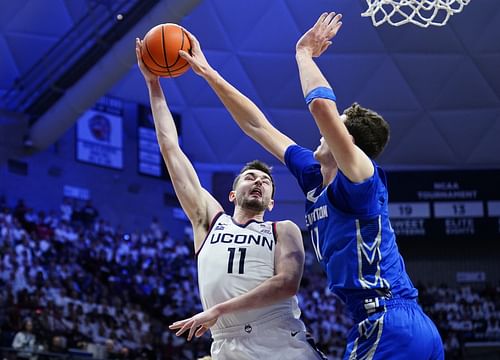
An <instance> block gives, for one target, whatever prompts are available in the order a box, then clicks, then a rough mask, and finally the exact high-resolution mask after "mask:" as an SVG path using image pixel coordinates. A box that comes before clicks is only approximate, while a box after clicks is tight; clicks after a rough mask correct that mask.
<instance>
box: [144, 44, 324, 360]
mask: <svg viewBox="0 0 500 360" xmlns="http://www.w3.org/2000/svg"><path fill="white" fill-rule="evenodd" d="M141 47H142V42H141V41H140V40H139V39H137V40H136V55H137V62H138V65H139V68H140V70H141V72H142V74H143V76H144V79H145V81H146V84H147V87H148V91H149V97H150V102H151V110H152V113H153V118H154V123H155V129H156V134H157V138H158V143H159V145H160V150H161V153H162V156H163V158H164V160H165V164H166V165H167V168H168V172H169V174H170V178H171V180H172V184H173V186H174V189H175V193H176V195H177V197H178V199H179V201H180V203H181V205H182V208H183V209H184V211H185V213H186V215H187V216H188V218H189V220H190V221H191V224H192V226H193V233H194V247H195V252H196V254H197V257H198V284H199V288H200V297H201V301H202V305H203V308H204V310H205V311H204V312H202V313H200V314H197V315H195V316H193V317H192V318H189V319H186V320H181V321H178V322H176V323H174V324H173V325H172V326H171V329H173V330H178V331H177V335H181V334H182V333H184V332H185V331H189V332H188V340H191V338H192V337H193V335H195V336H201V335H203V334H204V333H205V332H206V331H207V330H208V329H209V328H210V330H211V333H212V338H213V340H214V341H213V343H212V347H211V354H212V358H213V359H214V360H233V359H234V360H254V359H263V358H266V359H271V360H273V359H275V360H278V359H282V358H283V356H282V355H283V352H284V353H286V358H287V359H296V360H302V359H316V360H321V359H322V356H321V354H320V353H319V352H318V351H317V350H316V349H315V348H314V347H313V346H311V344H310V343H309V341H310V340H309V339H308V338H307V336H306V332H305V326H304V324H303V323H302V321H301V320H300V319H299V316H300V310H299V308H298V305H297V298H296V296H295V294H296V292H297V290H298V287H299V284H300V279H301V277H302V270H303V266H304V247H303V243H302V236H301V233H300V230H299V228H298V226H297V225H295V224H294V223H293V222H291V221H288V220H285V221H278V222H269V221H264V213H265V211H266V210H271V209H272V208H273V204H274V201H273V196H274V181H273V178H272V177H271V171H270V168H269V167H268V166H267V165H265V164H264V163H262V162H259V161H253V162H251V163H248V164H247V165H246V166H245V167H244V168H243V169H242V171H241V172H240V174H239V175H238V176H237V177H236V179H235V181H234V184H233V189H232V191H231V192H230V193H229V200H230V201H231V202H233V203H234V213H233V215H232V216H231V215H228V214H225V213H224V211H223V209H222V206H221V205H220V204H219V202H218V201H217V200H216V199H215V198H214V197H213V196H212V195H211V194H210V193H209V192H208V191H206V190H205V189H204V188H203V187H202V186H201V184H200V180H199V178H198V176H197V174H196V172H195V170H194V168H193V166H192V164H191V162H190V161H189V159H188V158H187V156H186V155H185V154H184V153H183V152H182V150H181V148H180V146H179V142H178V137H177V131H176V128H175V124H174V121H173V118H172V115H171V113H170V111H169V109H168V107H167V103H166V100H165V96H164V94H163V90H162V88H161V86H160V82H159V78H158V76H156V75H154V74H152V73H151V72H149V71H148V70H147V68H146V67H145V65H144V63H143V62H142V60H141Z"/></svg>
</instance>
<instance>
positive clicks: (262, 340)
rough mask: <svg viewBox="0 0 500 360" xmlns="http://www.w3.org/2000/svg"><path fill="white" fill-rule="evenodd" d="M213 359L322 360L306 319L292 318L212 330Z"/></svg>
mask: <svg viewBox="0 0 500 360" xmlns="http://www.w3.org/2000/svg"><path fill="white" fill-rule="evenodd" d="M212 337H213V340H214V341H213V343H212V348H211V354H212V359H213V360H260V359H265V360H308V359H312V360H321V359H324V358H323V357H322V356H321V355H320V353H319V352H318V351H317V350H316V348H314V347H313V346H312V345H311V344H310V343H309V342H308V341H307V338H306V331H305V326H304V323H302V321H300V320H298V319H294V318H290V317H286V318H283V317H281V318H277V319H271V320H265V321H257V322H253V323H250V324H246V325H241V326H234V327H230V328H225V329H219V330H212Z"/></svg>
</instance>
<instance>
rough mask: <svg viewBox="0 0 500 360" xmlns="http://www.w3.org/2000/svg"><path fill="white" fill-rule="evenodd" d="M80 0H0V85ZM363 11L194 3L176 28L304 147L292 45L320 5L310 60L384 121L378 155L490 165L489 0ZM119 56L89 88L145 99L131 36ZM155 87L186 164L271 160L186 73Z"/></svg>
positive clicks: (494, 115) (310, 132) (499, 118)
mask: <svg viewBox="0 0 500 360" xmlns="http://www.w3.org/2000/svg"><path fill="white" fill-rule="evenodd" d="M89 2H91V1H85V0H46V1H39V0H18V1H15V2H13V1H7V0H1V11H0V59H1V69H0V93H3V92H5V91H8V90H9V88H11V86H12V84H13V83H14V81H15V79H16V78H17V77H19V76H20V75H22V74H23V72H26V71H28V70H29V69H30V67H31V66H32V65H33V64H34V63H36V62H37V61H38V60H39V59H40V58H41V57H43V56H44V53H45V52H46V51H47V49H48V48H49V47H50V46H52V45H53V44H55V43H56V42H58V41H59V40H60V39H61V37H62V36H63V35H64V34H66V32H67V31H68V29H71V27H72V26H73V25H74V24H75V22H77V21H78V20H79V19H80V17H81V16H82V14H84V13H85V9H86V8H87V7H88V5H89ZM101 2H103V3H105V2H106V1H101ZM365 8H366V2H365V1H362V0H336V1H333V0H309V1H303V0H273V1H269V0H252V1H234V0H204V1H200V2H199V4H198V3H196V4H194V5H193V9H192V10H190V12H189V14H188V15H187V16H185V17H183V19H182V21H181V24H182V25H183V26H185V27H186V28H187V29H189V30H190V31H192V32H193V33H194V34H196V35H197V37H198V38H199V40H200V42H201V44H202V47H203V49H204V50H205V53H206V55H207V58H208V59H209V61H210V62H211V64H212V65H213V66H214V67H215V68H216V69H217V70H218V71H219V72H220V73H221V74H222V75H223V76H224V77H225V78H226V79H228V80H229V81H230V82H231V83H233V84H234V85H235V86H236V87H238V88H239V89H241V90H242V91H243V92H244V93H245V94H246V95H248V96H249V97H250V98H251V99H253V100H254V101H255V102H256V103H257V105H258V106H260V107H261V108H262V109H263V110H264V112H265V113H266V115H267V116H268V117H269V119H270V120H271V121H272V122H273V123H274V124H275V125H276V126H277V127H278V128H279V129H281V130H282V131H284V132H285V133H287V134H288V135H289V136H291V137H292V138H293V139H295V140H296V141H297V143H299V144H301V145H304V146H306V147H310V148H315V147H316V145H317V143H318V139H319V133H318V131H317V130H316V127H315V125H314V122H313V120H312V118H311V117H310V115H309V113H308V111H307V109H306V107H305V105H304V102H303V99H302V94H301V90H300V84H299V79H298V75H297V69H296V64H295V59H294V48H295V42H296V40H297V39H298V38H299V37H300V35H301V34H302V33H303V32H304V31H305V30H306V29H308V28H309V27H310V26H311V25H312V24H313V23H314V22H315V20H316V18H317V16H318V15H319V14H320V13H321V12H323V11H332V10H334V11H337V12H341V13H343V15H344V25H343V28H342V30H341V32H340V33H339V35H338V36H337V38H335V39H334V43H333V45H332V46H331V48H330V49H329V50H328V52H327V53H326V54H325V55H323V56H322V57H321V58H320V59H319V60H318V64H319V65H320V67H321V69H323V70H324V73H325V74H326V76H327V78H328V79H329V80H330V82H331V84H332V85H333V87H334V88H335V91H336V93H337V97H338V99H339V100H338V103H339V105H340V107H341V108H342V107H347V106H349V105H350V104H351V103H352V102H354V101H357V102H359V103H361V104H362V105H364V106H368V107H371V108H373V109H375V110H377V111H378V112H380V113H381V114H383V115H384V116H385V117H386V119H387V120H388V121H389V123H390V124H391V127H392V138H391V142H390V145H389V146H388V148H387V150H386V151H385V153H384V154H383V155H382V156H381V158H380V162H381V163H383V164H385V165H388V166H390V167H391V166H392V167H395V168H401V167H426V168H428V167H437V168H445V167H446V168H448V167H453V168H476V167H492V168H499V167H500V140H499V139H500V40H499V39H500V2H499V1H498V0H475V1H471V3H470V4H469V5H468V6H467V7H465V9H464V11H463V12H462V13H461V14H457V15H454V16H453V17H452V18H451V19H450V21H449V23H448V25H447V26H444V27H439V28H437V27H434V28H427V29H423V28H419V27H416V26H412V25H405V26H401V27H392V26H388V25H383V26H380V27H378V28H375V27H374V26H373V25H372V23H371V21H370V20H369V19H367V18H362V17H361V16H360V13H361V12H362V11H363V10H364V9H365ZM156 16H157V18H158V14H156ZM151 21H155V20H151ZM155 24H156V23H154V22H151V23H150V24H149V25H148V26H149V27H151V26H153V25H155ZM136 35H138V36H143V35H144V34H143V33H139V34H136ZM134 36H135V35H134ZM123 59H124V62H126V66H127V68H126V71H124V72H123V74H120V77H119V78H118V79H117V81H114V82H113V83H112V84H110V85H109V86H108V87H107V88H106V89H103V91H102V94H101V93H99V94H95V95H96V96H102V95H105V94H108V95H112V96H115V97H118V98H121V99H124V100H126V101H134V102H139V103H144V104H148V99H147V92H146V89H145V86H144V83H143V80H142V77H141V75H140V73H139V71H138V69H137V67H136V65H135V62H134V44H133V42H131V43H130V47H129V48H127V49H126V51H125V53H124V54H123ZM163 86H164V89H165V92H166V94H167V98H168V100H169V103H170V105H171V108H172V109H173V110H174V111H176V112H179V113H181V114H182V127H183V128H182V133H183V145H184V148H185V150H186V152H187V153H188V154H189V156H190V157H191V159H192V160H193V161H196V162H200V163H215V164H235V163H242V162H246V161H248V160H251V159H253V158H260V159H263V160H265V161H268V162H270V163H273V164H275V163H276V160H274V159H273V158H272V157H270V156H269V155H268V154H267V153H265V152H264V151H262V150H261V149H260V148H259V146H257V145H256V144H255V143H254V142H253V141H252V140H250V139H248V138H246V137H245V136H244V135H243V134H242V132H241V131H240V130H239V129H238V128H237V127H236V126H235V125H234V124H233V122H232V120H231V118H230V116H229V114H228V113H227V111H226V110H225V109H224V108H223V106H222V105H221V103H220V102H219V100H218V99H217V97H216V96H215V95H214V94H213V93H212V91H211V90H210V88H209V87H208V85H207V84H206V83H205V82H204V81H203V80H201V79H200V78H199V77H197V76H196V75H195V74H194V73H193V72H192V71H189V72H188V73H187V74H185V75H183V76H181V77H179V78H177V79H165V80H163Z"/></svg>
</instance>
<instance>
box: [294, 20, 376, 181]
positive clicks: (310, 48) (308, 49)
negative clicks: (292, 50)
mask: <svg viewBox="0 0 500 360" xmlns="http://www.w3.org/2000/svg"><path fill="white" fill-rule="evenodd" d="M341 18H342V16H341V15H340V14H335V13H334V12H332V13H323V14H322V15H321V16H320V17H319V19H318V21H317V22H316V24H314V26H313V27H312V28H311V29H309V30H308V31H307V32H306V33H305V34H304V35H303V36H302V37H301V38H300V39H299V41H298V42H297V45H296V60H297V65H298V68H299V75H300V82H301V85H302V91H303V93H304V97H305V99H306V103H307V104H308V106H309V110H310V111H311V113H312V115H313V117H314V120H315V121H316V124H317V125H318V128H319V130H320V132H321V134H322V135H323V137H324V139H325V141H326V143H327V144H328V147H329V148H330V150H331V152H332V154H333V156H334V158H335V160H336V162H337V165H338V167H339V168H340V169H341V170H342V172H343V173H344V174H345V175H346V176H347V177H348V178H349V179H350V180H351V181H353V182H362V181H363V180H365V179H367V178H369V177H370V176H371V175H372V174H373V171H374V168H373V165H372V162H371V160H370V158H369V157H368V156H367V155H366V154H365V153H364V152H363V151H362V150H361V149H360V148H359V147H357V146H356V145H355V144H354V142H353V139H352V137H351V135H350V134H349V132H348V130H347V128H346V126H345V125H344V123H343V118H342V117H341V116H340V114H339V112H338V109H337V104H336V98H335V94H334V92H333V90H332V87H331V86H330V84H329V83H328V81H327V80H326V79H325V77H324V76H323V74H322V73H321V71H320V70H319V68H318V66H317V65H316V63H315V62H314V60H313V57H318V56H320V55H321V54H322V53H323V52H324V51H325V50H326V49H327V48H328V47H329V46H330V45H331V43H332V42H331V39H332V38H333V37H334V36H335V35H336V34H337V32H338V31H339V29H340V27H341V26H342V22H341V21H340V20H341Z"/></svg>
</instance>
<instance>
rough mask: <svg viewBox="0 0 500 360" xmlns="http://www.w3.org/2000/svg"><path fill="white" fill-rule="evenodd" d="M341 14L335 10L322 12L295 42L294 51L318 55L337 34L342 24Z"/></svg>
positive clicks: (313, 55)
mask: <svg viewBox="0 0 500 360" xmlns="http://www.w3.org/2000/svg"><path fill="white" fill-rule="evenodd" d="M341 19H342V14H336V13H335V12H331V13H326V12H325V13H323V14H321V16H320V17H319V18H318V21H316V24H314V26H313V27H312V28H310V29H309V30H308V31H307V32H306V33H305V34H304V35H302V37H301V38H300V39H299V41H298V42H297V45H296V46H295V50H296V52H297V53H298V52H306V53H307V54H308V55H310V56H312V57H318V56H320V55H321V54H323V52H325V50H326V49H328V47H329V46H330V45H331V44H332V41H331V40H332V39H333V38H334V37H335V35H337V32H338V31H339V29H340V27H341V26H342V21H340V20H341Z"/></svg>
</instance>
